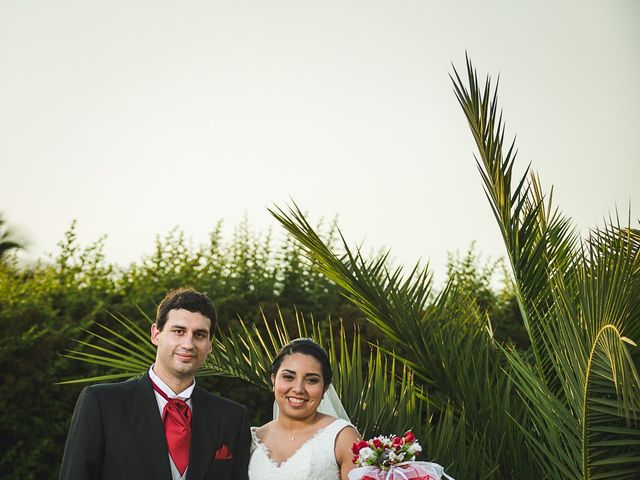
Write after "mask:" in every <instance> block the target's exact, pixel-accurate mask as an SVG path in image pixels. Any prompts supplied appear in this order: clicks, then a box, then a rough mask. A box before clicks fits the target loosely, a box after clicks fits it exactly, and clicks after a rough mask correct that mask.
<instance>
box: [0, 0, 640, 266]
mask: <svg viewBox="0 0 640 480" xmlns="http://www.w3.org/2000/svg"><path fill="white" fill-rule="evenodd" d="M465 50H467V51H468V52H469V55H470V57H471V59H472V61H473V62H474V64H475V66H476V67H477V68H478V69H479V71H480V73H481V74H482V75H484V74H486V73H489V74H491V75H492V76H493V77H494V78H495V76H496V74H498V73H499V74H500V77H501V80H500V82H501V87H500V95H501V104H502V107H503V109H504V114H505V119H506V124H507V129H508V130H507V133H508V134H511V135H513V134H517V135H518V146H519V151H520V155H519V158H520V164H521V165H522V166H524V165H525V164H526V163H528V162H529V161H531V162H533V168H534V169H535V170H537V171H538V172H539V174H540V176H541V178H542V181H543V184H544V186H545V187H550V186H551V185H554V186H555V196H556V197H555V198H556V200H557V203H559V205H560V206H561V208H562V209H563V210H564V211H565V212H566V213H567V214H569V215H571V216H572V217H573V218H574V219H575V221H576V223H577V224H578V226H579V227H580V228H581V230H583V231H585V230H586V229H587V228H589V227H591V226H593V225H596V224H601V223H602V220H603V217H604V216H606V215H608V213H609V212H612V211H613V210H614V209H615V208H616V207H618V208H619V210H620V211H621V213H622V214H623V216H624V217H625V218H626V214H627V211H628V207H629V204H631V214H632V218H633V219H634V221H633V222H634V225H636V226H637V219H638V218H640V189H639V188H638V181H639V180H640V153H639V152H640V89H639V88H638V85H639V79H640V2H637V1H634V0H629V1H620V0H611V1H594V0H580V1H561V2H555V1H554V2H551V1H535V2H514V1H492V2H491V1H489V2H488V1H485V2H477V1H467V2H460V1H458V2H453V1H452V2H446V3H445V2H435V1H425V0H423V1H407V0H394V1H391V0H388V1H371V0H368V1H348V0H343V1H333V0H331V1H328V0H325V1H322V2H311V1H300V0H297V1H280V0H270V1H257V0H256V1H242V0H233V1H226V2H220V1H212V0H208V1H188V2H177V1H176V2H170V1H158V0H154V1H139V0H127V1H113V0H112V1H108V2H107V1H91V2H88V1H86V0H77V1H70V0H57V1H55V2H52V1H43V0H33V1H28V0H0V167H1V168H0V211H2V212H3V213H4V215H5V217H6V219H7V220H9V222H10V223H11V224H13V225H15V226H18V227H19V228H20V229H21V231H22V232H24V233H25V234H26V235H27V236H28V238H29V239H30V240H31V248H30V251H29V254H30V255H31V256H41V255H43V252H52V251H54V250H55V249H56V247H55V245H56V243H57V242H59V241H60V240H61V239H62V236H63V232H64V231H65V230H66V229H67V228H68V227H69V225H70V223H71V221H72V220H73V219H77V220H78V233H79V236H80V241H81V242H83V243H88V242H90V241H93V240H96V239H97V238H98V237H100V236H101V235H103V234H107V236H108V238H107V246H106V252H107V256H108V258H109V259H110V260H113V261H116V262H119V263H124V264H126V263H128V262H130V261H134V260H137V259H139V258H140V257H141V256H142V255H143V254H148V253H150V252H151V251H152V249H153V242H154V238H155V236H156V234H165V233H166V232H168V231H169V230H170V229H171V228H172V227H174V226H179V227H181V228H182V229H184V231H185V232H186V233H187V234H188V235H190V236H192V238H193V239H194V241H196V242H199V241H203V240H204V239H205V238H206V234H207V233H208V232H210V231H211V230H212V229H213V227H214V225H215V224H216V222H217V221H218V220H219V219H224V221H225V225H226V227H227V232H228V235H229V237H230V234H231V229H232V227H234V226H235V225H237V224H238V223H239V222H240V221H241V219H242V218H243V216H244V215H245V213H246V214H247V216H248V218H249V222H250V224H251V225H252V226H253V227H254V228H255V229H257V230H266V229H267V228H269V227H273V228H274V232H276V233H277V234H279V232H280V228H279V227H278V226H277V225H276V222H275V221H274V220H272V219H271V217H270V216H269V215H268V213H267V211H266V208H267V207H269V206H271V205H273V204H274V203H275V204H277V205H281V206H284V205H285V204H286V203H287V202H289V200H290V199H294V200H295V201H296V202H297V203H298V204H299V205H300V206H301V207H302V208H303V209H304V210H306V211H307V212H308V213H309V215H310V219H311V220H312V222H316V221H317V220H318V219H319V218H320V217H324V218H333V217H334V216H335V215H338V216H339V225H340V227H341V229H342V230H343V232H344V233H345V235H346V236H347V238H348V239H349V240H350V241H351V242H352V243H354V244H355V243H359V242H361V241H363V240H364V241H365V245H366V246H367V247H368V248H369V247H370V248H372V249H374V248H375V249H377V248H379V247H382V246H386V247H389V248H391V249H392V252H393V254H394V256H395V257H396V259H397V261H398V262H400V263H405V264H407V265H412V264H413V263H415V262H416V261H418V260H419V259H422V260H423V261H425V260H431V264H432V266H433V268H434V269H435V271H436V275H437V277H442V276H443V272H444V265H445V263H446V253H447V252H448V251H453V250H456V249H459V250H462V251H464V250H466V249H467V247H468V246H469V244H470V243H471V241H472V240H474V239H475V240H477V249H478V251H480V252H482V253H483V254H485V255H489V256H493V257H496V256H499V255H502V254H503V252H504V248H503V245H502V241H501V239H500V237H499V233H498V228H497V226H496V224H495V221H494V219H493V217H492V214H491V211H490V208H489V205H488V203H487V201H486V200H485V198H484V193H483V191H482V187H481V181H480V177H479V175H478V172H477V170H476V167H475V164H474V160H473V156H472V154H473V152H474V147H473V143H472V138H471V134H470V132H469V130H468V128H467V126H466V121H465V119H464V117H463V114H462V112H461V110H460V108H459V106H458V105H457V102H456V99H455V96H454V94H453V92H452V87H451V81H450V80H449V77H448V74H449V73H450V72H451V63H453V64H454V65H456V67H457V68H458V69H459V70H463V69H464V54H465Z"/></svg>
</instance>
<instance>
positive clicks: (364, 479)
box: [362, 475, 376, 480]
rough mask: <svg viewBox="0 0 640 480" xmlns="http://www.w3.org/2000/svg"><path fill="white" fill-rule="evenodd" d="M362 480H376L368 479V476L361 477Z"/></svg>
mask: <svg viewBox="0 0 640 480" xmlns="http://www.w3.org/2000/svg"><path fill="white" fill-rule="evenodd" d="M362 480H376V479H375V478H373V477H370V476H369V475H365V476H364V477H362Z"/></svg>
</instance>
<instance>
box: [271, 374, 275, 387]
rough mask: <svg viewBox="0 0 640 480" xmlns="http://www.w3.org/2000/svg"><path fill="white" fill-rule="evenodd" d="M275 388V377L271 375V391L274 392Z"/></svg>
mask: <svg viewBox="0 0 640 480" xmlns="http://www.w3.org/2000/svg"><path fill="white" fill-rule="evenodd" d="M275 386H276V376H275V375H274V374H273V373H272V374H271V390H275Z"/></svg>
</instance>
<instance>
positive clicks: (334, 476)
mask: <svg viewBox="0 0 640 480" xmlns="http://www.w3.org/2000/svg"><path fill="white" fill-rule="evenodd" d="M349 426H352V425H351V423H349V422H348V421H346V420H343V419H341V418H338V419H336V420H334V421H333V422H332V423H330V424H329V425H327V426H326V427H324V428H321V429H320V430H318V431H317V432H316V434H315V435H314V436H313V437H311V438H310V439H309V440H307V441H306V442H305V443H303V444H302V445H301V446H300V448H298V450H296V451H295V453H293V455H291V456H290V457H289V458H288V459H287V460H285V461H284V462H282V463H280V464H279V465H278V464H277V463H276V462H274V461H273V460H271V458H270V457H269V449H268V448H267V446H266V445H265V444H264V443H262V442H261V441H260V440H259V439H258V437H257V436H256V432H255V430H256V427H252V428H251V437H252V441H251V460H250V461H249V480H300V479H313V480H339V479H340V469H339V467H338V464H337V463H336V455H335V443H336V437H337V436H338V434H339V433H340V432H341V431H342V430H343V429H344V428H345V427H349Z"/></svg>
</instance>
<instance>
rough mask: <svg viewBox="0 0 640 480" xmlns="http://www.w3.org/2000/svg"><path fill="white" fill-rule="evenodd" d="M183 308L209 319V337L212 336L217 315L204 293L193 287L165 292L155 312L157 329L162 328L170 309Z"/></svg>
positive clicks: (216, 323)
mask: <svg viewBox="0 0 640 480" xmlns="http://www.w3.org/2000/svg"><path fill="white" fill-rule="evenodd" d="M174 309H175V310H178V309H184V310H188V311H190V312H197V313H200V314H202V315H204V316H205V317H207V318H208V319H209V320H211V330H210V331H209V337H212V336H213V334H214V332H215V330H216V327H217V326H218V317H217V315H216V309H215V308H214V306H213V302H212V301H211V299H210V298H209V297H207V296H206V295H205V294H204V293H200V292H197V291H195V290H194V289H193V288H177V289H175V290H171V291H169V292H167V294H166V295H165V297H164V299H163V300H162V301H161V302H160V305H158V311H157V312H156V326H157V327H158V330H162V329H163V328H164V324H165V323H167V316H168V315H169V312H170V311H171V310H174Z"/></svg>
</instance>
